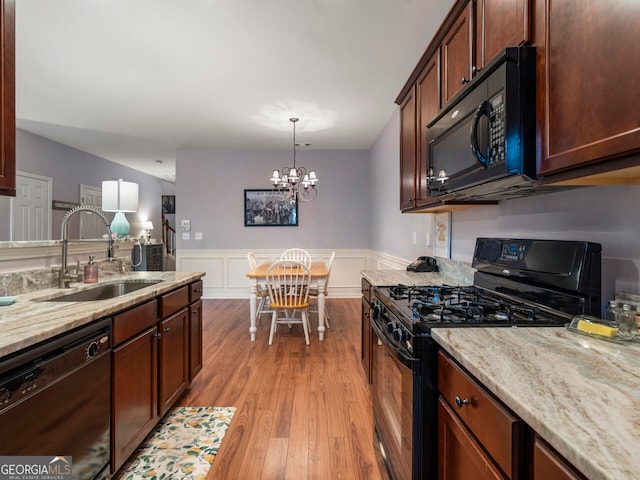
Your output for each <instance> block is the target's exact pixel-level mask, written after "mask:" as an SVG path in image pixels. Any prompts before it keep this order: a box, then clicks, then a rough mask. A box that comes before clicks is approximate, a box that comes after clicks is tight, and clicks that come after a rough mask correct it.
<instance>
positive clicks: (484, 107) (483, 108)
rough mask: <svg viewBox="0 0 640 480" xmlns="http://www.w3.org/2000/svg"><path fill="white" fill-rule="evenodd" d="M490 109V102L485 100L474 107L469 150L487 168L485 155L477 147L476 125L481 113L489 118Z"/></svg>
mask: <svg viewBox="0 0 640 480" xmlns="http://www.w3.org/2000/svg"><path fill="white" fill-rule="evenodd" d="M491 110H493V107H492V106H491V103H490V102H488V101H487V100H485V101H484V102H482V104H481V105H480V106H479V107H478V108H477V109H476V114H475V115H474V117H473V122H471V151H472V152H473V155H474V156H475V157H476V159H477V160H478V163H479V164H480V165H481V166H482V167H484V168H487V167H488V166H489V160H487V157H485V156H484V155H483V154H482V152H481V151H480V148H479V147H478V125H479V124H480V118H482V116H483V115H486V116H487V118H490V115H491Z"/></svg>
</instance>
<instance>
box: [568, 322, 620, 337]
mask: <svg viewBox="0 0 640 480" xmlns="http://www.w3.org/2000/svg"><path fill="white" fill-rule="evenodd" d="M576 328H577V329H578V330H581V331H583V332H588V333H594V334H596V335H602V336H603V337H615V336H616V333H618V329H617V328H616V327H608V326H607V325H601V324H599V323H591V322H587V321H585V320H580V321H579V322H578V326H577V327H576Z"/></svg>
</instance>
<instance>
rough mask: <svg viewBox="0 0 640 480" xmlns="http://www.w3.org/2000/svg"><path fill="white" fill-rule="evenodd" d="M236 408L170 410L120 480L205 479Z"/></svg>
mask: <svg viewBox="0 0 640 480" xmlns="http://www.w3.org/2000/svg"><path fill="white" fill-rule="evenodd" d="M235 410H236V409H235V407H179V408H174V409H172V410H170V411H169V412H168V413H167V414H166V415H165V417H164V418H163V419H162V421H161V422H160V423H159V424H158V426H157V427H156V429H155V430H154V431H153V432H152V433H151V434H150V435H149V437H148V438H147V439H146V441H145V442H144V443H143V444H142V445H141V446H140V448H138V450H137V451H136V452H135V453H134V454H133V455H132V457H131V459H130V460H129V462H128V463H127V464H126V465H125V466H124V467H123V469H122V471H121V473H120V474H118V476H117V478H118V480H138V479H153V480H162V479H173V480H178V479H180V480H203V479H204V478H205V477H206V476H207V472H208V471H209V468H211V463H212V462H213V459H214V457H215V456H216V454H217V453H218V449H219V448H220V444H221V443H222V439H223V438H224V435H225V433H226V431H227V428H229V424H230V423H231V419H232V418H233V414H234V413H235Z"/></svg>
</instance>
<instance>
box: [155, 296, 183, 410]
mask: <svg viewBox="0 0 640 480" xmlns="http://www.w3.org/2000/svg"><path fill="white" fill-rule="evenodd" d="M158 328H159V330H160V331H159V332H158V333H159V334H160V359H159V368H158V379H159V382H160V385H159V387H160V388H159V391H160V398H159V402H160V403H159V410H160V416H162V415H164V414H165V413H166V412H167V410H169V408H171V406H172V405H173V404H174V403H175V402H176V400H177V399H178V397H179V396H180V395H181V394H182V392H184V391H185V390H186V388H187V386H188V384H189V357H188V355H187V353H188V348H189V310H188V309H186V308H185V309H183V310H181V311H179V312H178V313H175V314H174V315H172V316H171V317H169V318H167V319H166V320H163V321H161V322H160V324H159V325H158Z"/></svg>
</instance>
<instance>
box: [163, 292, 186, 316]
mask: <svg viewBox="0 0 640 480" xmlns="http://www.w3.org/2000/svg"><path fill="white" fill-rule="evenodd" d="M188 304H189V286H188V285H185V286H184V287H180V288H178V289H177V290H174V291H173V292H169V293H166V294H164V295H162V296H161V297H160V318H165V317H168V316H169V315H171V314H172V313H175V312H177V311H178V310H180V309H181V308H184V307H186V306H187V305H188Z"/></svg>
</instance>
